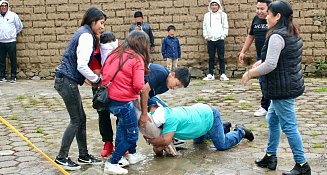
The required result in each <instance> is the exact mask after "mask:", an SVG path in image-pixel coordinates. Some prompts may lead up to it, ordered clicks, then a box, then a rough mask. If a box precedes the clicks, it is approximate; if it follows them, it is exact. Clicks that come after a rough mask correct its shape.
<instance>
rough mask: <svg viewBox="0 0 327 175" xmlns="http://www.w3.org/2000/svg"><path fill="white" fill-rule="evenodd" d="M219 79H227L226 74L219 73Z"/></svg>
mask: <svg viewBox="0 0 327 175" xmlns="http://www.w3.org/2000/svg"><path fill="white" fill-rule="evenodd" d="M220 80H221V81H228V80H229V78H227V76H226V75H225V74H221V75H220Z"/></svg>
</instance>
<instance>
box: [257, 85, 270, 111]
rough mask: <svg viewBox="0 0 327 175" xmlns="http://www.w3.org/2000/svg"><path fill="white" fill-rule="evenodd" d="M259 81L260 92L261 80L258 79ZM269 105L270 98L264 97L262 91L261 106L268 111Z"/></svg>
mask: <svg viewBox="0 0 327 175" xmlns="http://www.w3.org/2000/svg"><path fill="white" fill-rule="evenodd" d="M259 83H260V89H261V93H262V82H261V81H259ZM269 106H270V100H269V99H266V98H265V97H264V96H263V93H262V97H261V107H262V108H264V109H265V110H266V111H268V108H269Z"/></svg>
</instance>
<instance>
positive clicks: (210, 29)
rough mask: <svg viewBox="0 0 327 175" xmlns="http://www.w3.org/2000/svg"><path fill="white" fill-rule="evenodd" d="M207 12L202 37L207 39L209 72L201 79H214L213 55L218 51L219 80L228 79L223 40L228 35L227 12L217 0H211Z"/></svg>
mask: <svg viewBox="0 0 327 175" xmlns="http://www.w3.org/2000/svg"><path fill="white" fill-rule="evenodd" d="M208 10H209V12H208V13H206V14H205V15H204V20H203V37H204V38H205V39H206V40H207V41H208V53H209V74H208V75H207V76H206V77H205V78H204V79H203V80H214V79H215V76H214V70H215V55H216V51H217V52H218V60H219V73H220V80H221V81H227V80H229V79H228V78H227V76H226V75H225V59H224V56H225V42H224V39H225V38H226V36H227V35H228V20H227V14H226V13H225V12H223V8H222V6H221V3H220V1H219V0H211V1H210V4H209V7H208Z"/></svg>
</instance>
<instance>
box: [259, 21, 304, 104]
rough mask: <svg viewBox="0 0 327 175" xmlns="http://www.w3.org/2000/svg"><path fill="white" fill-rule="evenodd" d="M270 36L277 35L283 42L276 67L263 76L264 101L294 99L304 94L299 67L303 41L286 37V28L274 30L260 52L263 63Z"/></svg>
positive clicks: (300, 68) (298, 38) (293, 37)
mask: <svg viewBox="0 0 327 175" xmlns="http://www.w3.org/2000/svg"><path fill="white" fill-rule="evenodd" d="M272 34H279V35H281V36H282V37H283V39H284V41H285V47H284V49H283V50H282V51H281V54H280V56H279V59H278V63H277V67H276V68H275V69H274V70H273V71H272V72H270V73H268V74H267V75H264V76H263V87H262V93H263V96H264V97H265V98H266V99H289V98H296V97H298V96H300V95H302V93H303V92H304V79H303V73H302V67H301V61H302V46H303V41H302V38H300V37H295V36H288V33H287V28H286V27H283V28H281V29H276V30H274V31H273V32H272V33H271V34H269V36H268V37H267V39H266V41H265V44H264V46H263V48H262V50H261V59H262V61H263V62H264V61H265V59H266V55H267V49H268V43H269V39H270V36H271V35H272Z"/></svg>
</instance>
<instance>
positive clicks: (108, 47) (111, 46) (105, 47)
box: [100, 39, 119, 66]
mask: <svg viewBox="0 0 327 175" xmlns="http://www.w3.org/2000/svg"><path fill="white" fill-rule="evenodd" d="M118 46H119V42H118V39H116V41H114V42H111V43H105V44H102V43H100V53H101V66H103V64H104V62H105V61H106V60H107V57H108V55H109V54H110V53H111V52H112V51H113V50H115V49H116V48H117V47H118Z"/></svg>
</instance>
